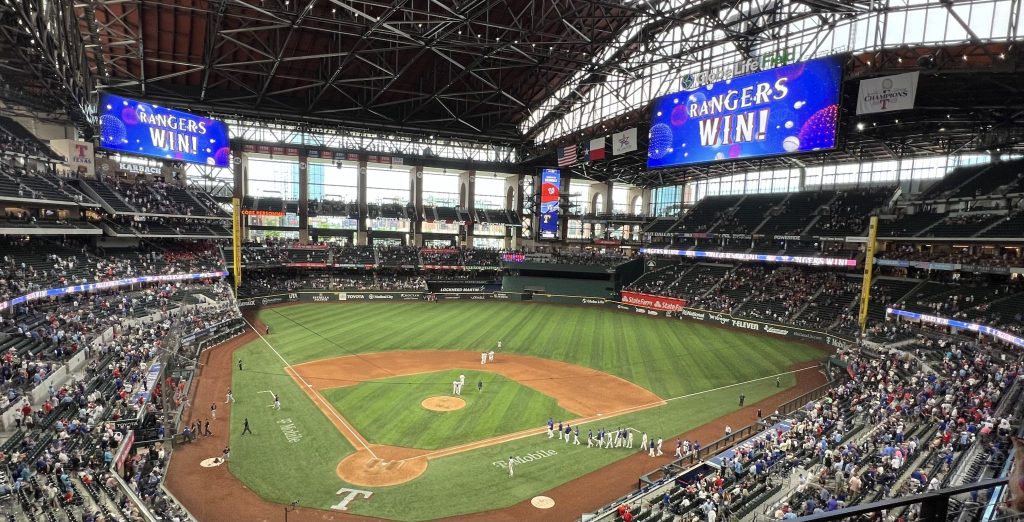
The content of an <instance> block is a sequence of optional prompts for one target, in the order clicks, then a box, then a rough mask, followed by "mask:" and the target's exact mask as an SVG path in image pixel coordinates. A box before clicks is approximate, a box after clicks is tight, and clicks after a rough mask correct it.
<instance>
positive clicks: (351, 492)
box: [331, 488, 373, 511]
mask: <svg viewBox="0 0 1024 522" xmlns="http://www.w3.org/2000/svg"><path fill="white" fill-rule="evenodd" d="M345 493H348V494H347V495H345V498H343V499H341V502H338V503H337V504H335V505H333V506H331V509H337V510H338V511H348V503H349V502H352V501H353V500H355V499H356V497H358V496H359V495H362V496H363V498H370V497H372V496H373V492H372V491H364V490H362V489H351V488H341V489H339V490H338V492H337V493H336V494H337V495H342V494H345Z"/></svg>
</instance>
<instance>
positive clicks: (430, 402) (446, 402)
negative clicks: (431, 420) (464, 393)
mask: <svg viewBox="0 0 1024 522" xmlns="http://www.w3.org/2000/svg"><path fill="white" fill-rule="evenodd" d="M420 406H423V407H424V408H426V409H428V410H430V411H455V410H461V409H462V408H465V407H466V401H464V400H462V399H460V398H458V397H449V396H447V395H439V396H437V397H430V398H427V399H423V402H421V403H420Z"/></svg>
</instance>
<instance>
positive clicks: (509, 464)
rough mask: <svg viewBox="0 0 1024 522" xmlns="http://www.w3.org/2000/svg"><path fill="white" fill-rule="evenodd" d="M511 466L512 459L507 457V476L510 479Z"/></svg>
mask: <svg viewBox="0 0 1024 522" xmlns="http://www.w3.org/2000/svg"><path fill="white" fill-rule="evenodd" d="M512 464H513V461H512V457H509V458H508V476H509V477H512Z"/></svg>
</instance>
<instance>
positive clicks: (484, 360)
mask: <svg viewBox="0 0 1024 522" xmlns="http://www.w3.org/2000/svg"><path fill="white" fill-rule="evenodd" d="M480 364H487V352H480Z"/></svg>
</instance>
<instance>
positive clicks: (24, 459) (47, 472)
mask: <svg viewBox="0 0 1024 522" xmlns="http://www.w3.org/2000/svg"><path fill="white" fill-rule="evenodd" d="M195 254H196V253H195V252H192V253H180V254H179V258H188V257H191V256H192V255H195ZM180 260H181V259H179V261H180ZM193 293H197V294H202V295H204V296H207V298H208V299H205V300H199V301H196V302H197V303H199V302H202V303H203V304H202V305H198V306H193V307H191V308H190V309H188V310H186V309H184V308H180V307H176V306H172V304H173V302H174V301H175V296H176V294H186V295H192V294H193ZM133 302H135V303H141V304H143V306H144V307H145V309H146V313H147V314H149V315H148V316H145V317H142V318H140V317H139V315H138V314H136V313H134V307H132V306H130V304H131V303H133ZM40 316H42V317H45V320H44V321H43V322H42V323H41V325H42V326H40V327H39V328H40V329H44V330H46V332H48V333H50V334H52V335H54V336H61V337H66V338H68V339H73V340H74V343H75V344H74V347H75V350H76V352H77V351H80V350H84V351H85V356H86V362H85V366H84V373H82V374H76V376H75V377H73V378H72V379H71V380H69V381H67V382H66V383H64V384H59V382H58V383H56V385H55V384H50V385H49V389H48V390H47V395H46V397H47V398H46V399H45V400H44V402H43V403H42V404H41V405H38V406H35V407H34V406H33V405H31V404H29V402H28V400H26V399H20V398H19V399H17V404H15V407H16V408H17V411H16V412H15V414H14V419H15V426H14V433H13V434H12V435H11V437H10V439H8V441H7V442H6V443H5V444H3V445H2V447H0V461H2V462H3V463H4V464H6V465H7V467H8V469H9V470H10V473H11V474H10V482H8V483H4V481H3V480H0V489H2V491H0V493H3V494H11V495H14V496H15V498H16V499H17V501H18V502H17V504H18V505H19V506H20V509H22V510H23V511H24V512H25V513H37V514H40V516H47V515H45V514H46V513H51V515H49V516H51V518H48V519H47V520H53V518H52V513H53V512H54V511H58V510H59V511H62V512H64V513H66V514H67V516H68V517H69V519H74V520H90V521H99V520H111V519H114V518H116V519H128V520H141V519H142V518H141V516H142V515H141V513H140V512H139V510H138V508H137V507H136V506H135V505H134V504H132V502H131V501H130V500H129V498H128V497H127V496H126V495H124V494H121V493H118V492H117V491H116V490H117V488H118V482H117V480H116V478H115V477H114V476H113V474H112V472H111V471H110V470H109V468H110V465H111V463H112V460H113V453H114V451H115V450H116V448H117V447H118V445H119V444H120V443H121V442H122V440H123V439H124V437H125V436H126V434H127V430H128V429H131V427H132V425H133V424H134V423H133V422H127V421H128V420H129V419H135V418H137V417H139V416H140V415H149V414H157V413H167V412H161V411H160V410H161V408H162V406H163V404H164V403H163V401H161V400H159V399H160V398H161V397H170V396H173V395H176V394H177V393H178V391H179V388H178V387H177V386H173V385H170V382H171V381H170V380H169V381H168V386H167V387H166V388H162V386H164V384H163V383H156V385H155V386H153V387H149V386H148V385H147V383H146V381H145V375H146V373H147V369H148V367H149V365H150V364H152V363H153V361H155V360H156V359H157V358H158V357H160V356H163V355H166V352H167V351H168V350H171V349H174V348H175V346H174V345H169V344H166V343H165V341H166V340H167V339H168V335H169V334H170V333H171V332H178V333H181V332H186V333H187V332H191V331H195V330H200V329H202V328H205V327H206V326H209V325H211V324H216V323H219V322H222V321H226V320H232V319H234V318H238V317H240V315H239V313H238V309H237V307H235V306H234V305H233V303H232V301H231V292H230V290H229V289H228V287H227V286H226V285H225V284H224V283H223V282H211V281H202V282H194V283H188V284H185V283H176V284H159V285H151V286H148V287H145V288H141V289H136V290H132V291H121V290H117V289H113V290H109V291H105V292H103V293H96V294H89V295H86V294H74V295H68V296H64V297H60V298H56V299H53V300H49V301H40V302H32V303H27V304H25V305H20V306H18V307H15V309H14V314H13V316H12V317H10V318H7V319H6V320H5V325H4V328H5V329H9V328H10V327H12V326H15V325H19V324H22V323H25V322H30V321H33V318H37V317H40ZM18 328H19V329H20V328H21V327H20V326H18ZM20 333H21V332H20V330H19V334H20ZM3 359H4V361H5V362H4V366H5V367H6V365H7V364H8V363H11V362H12V360H11V357H10V356H9V355H4V356H3ZM21 367H22V368H23V369H26V368H32V365H31V364H29V363H28V362H25V363H23V364H22V366H21ZM23 371H24V370H23ZM43 377H45V376H43ZM38 382H41V381H39V380H38V379H37V380H36V381H35V383H36V384H35V385H36V386H39V384H38ZM174 398H175V399H176V402H174V403H172V404H175V405H176V406H180V405H181V401H180V399H181V398H180V397H174ZM161 418H162V419H164V420H167V419H169V418H170V417H169V416H163V417H161ZM171 429H173V427H167V428H166V430H171ZM164 430H165V428H161V431H163V432H164V433H167V432H168V431H164ZM166 458H167V454H166V452H165V451H164V450H163V448H162V446H160V445H159V444H158V445H156V446H154V447H152V448H150V450H149V452H148V454H147V453H146V452H141V453H139V452H133V456H130V457H129V458H128V459H127V460H126V461H125V464H124V471H123V478H124V481H125V482H126V483H127V484H128V485H129V487H130V488H131V489H132V490H133V491H134V493H135V494H136V495H137V496H138V497H139V498H140V499H142V501H143V502H144V503H145V504H146V506H147V507H148V508H149V509H150V510H151V511H153V512H154V513H156V514H157V515H158V516H161V517H166V518H165V519H168V520H171V519H175V518H177V519H178V520H184V519H185V516H184V514H183V511H182V510H181V508H180V506H177V505H176V504H175V503H174V502H173V501H172V500H171V499H170V498H169V497H167V496H166V495H165V494H164V493H163V492H162V490H161V489H160V483H161V481H162V478H163V474H164V472H165V470H166Z"/></svg>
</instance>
